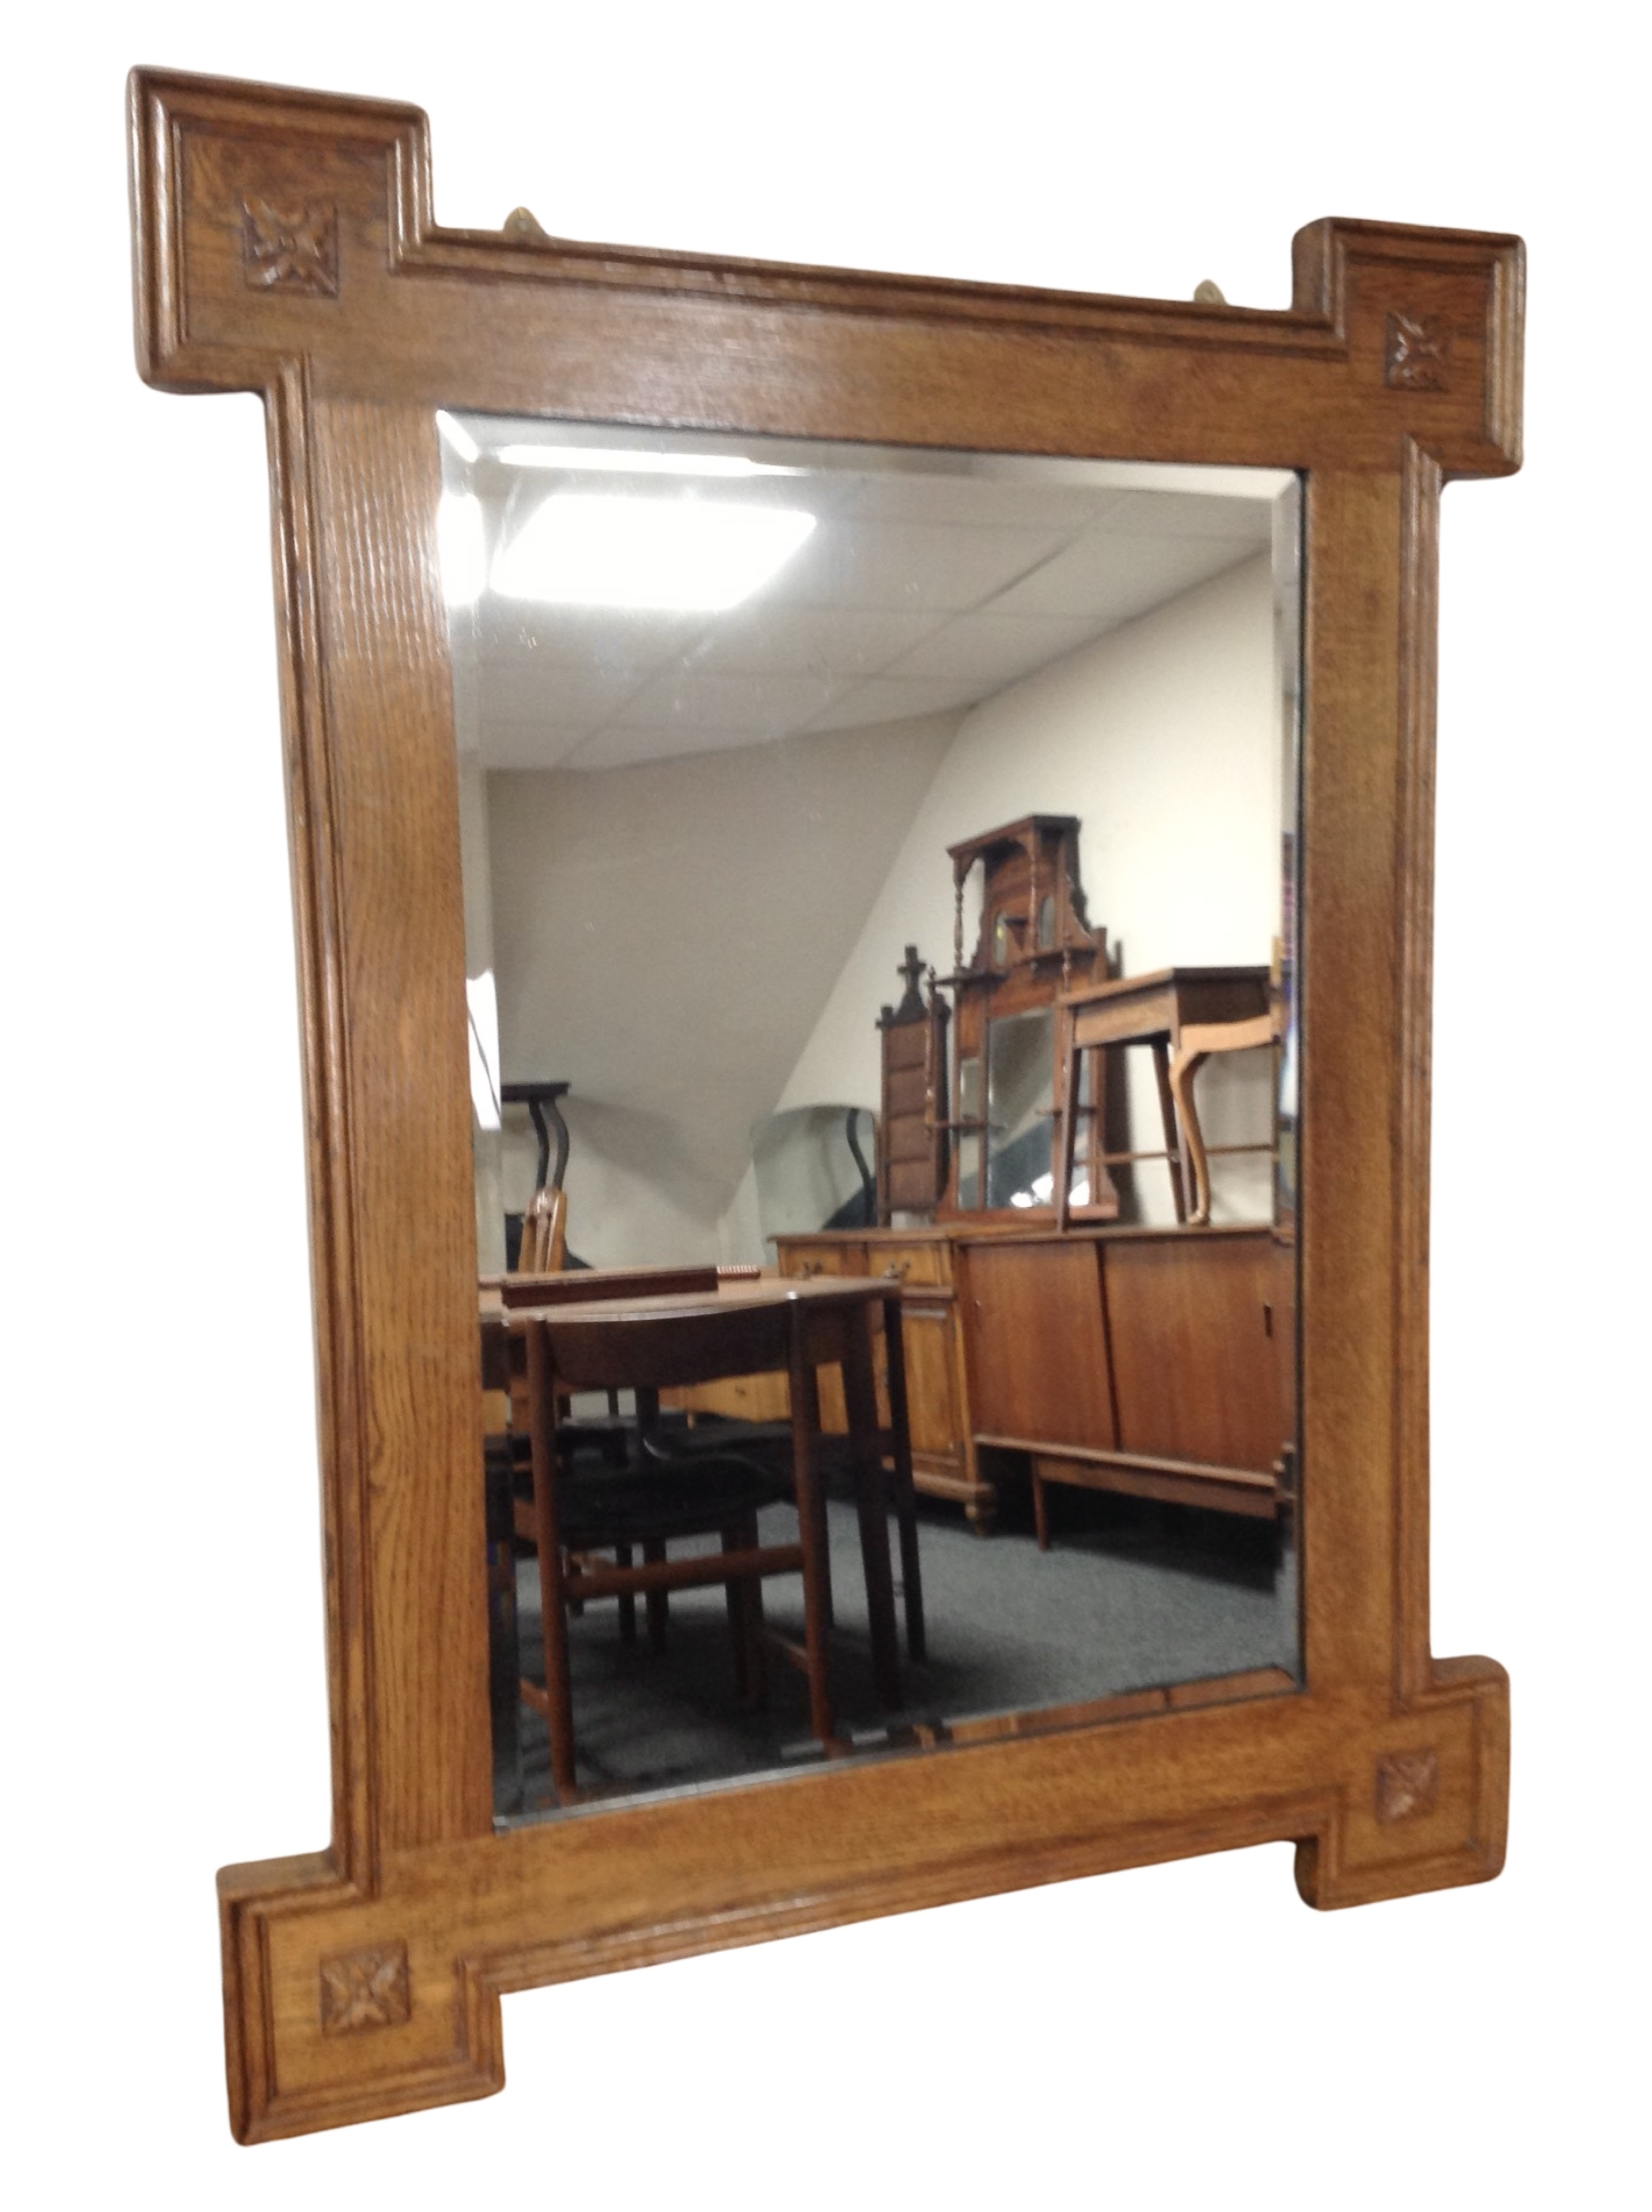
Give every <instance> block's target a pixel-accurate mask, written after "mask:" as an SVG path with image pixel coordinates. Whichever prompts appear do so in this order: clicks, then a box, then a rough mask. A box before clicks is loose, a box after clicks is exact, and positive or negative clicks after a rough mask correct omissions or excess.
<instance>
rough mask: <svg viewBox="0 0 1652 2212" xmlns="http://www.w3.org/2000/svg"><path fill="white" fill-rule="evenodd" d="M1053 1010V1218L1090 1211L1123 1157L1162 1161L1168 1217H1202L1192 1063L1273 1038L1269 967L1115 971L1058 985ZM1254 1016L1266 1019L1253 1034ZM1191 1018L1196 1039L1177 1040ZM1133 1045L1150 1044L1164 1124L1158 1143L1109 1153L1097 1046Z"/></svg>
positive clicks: (1203, 1157) (1204, 1169)
mask: <svg viewBox="0 0 1652 2212" xmlns="http://www.w3.org/2000/svg"><path fill="white" fill-rule="evenodd" d="M1056 1016H1057V1020H1058V1024H1059V1031H1058V1038H1057V1047H1056V1049H1057V1053H1058V1055H1059V1059H1060V1068H1061V1085H1062V1091H1061V1107H1060V1139H1059V1152H1060V1158H1059V1162H1058V1164H1057V1168H1056V1173H1055V1198H1056V1218H1057V1220H1058V1221H1059V1222H1060V1224H1061V1225H1062V1226H1064V1227H1065V1225H1066V1222H1067V1220H1068V1218H1069V1217H1070V1216H1071V1215H1072V1214H1088V1213H1090V1212H1094V1211H1096V1206H1095V1204H1094V1200H1095V1198H1096V1193H1097V1192H1101V1191H1106V1192H1109V1193H1110V1192H1111V1190H1112V1184H1111V1181H1110V1179H1109V1177H1108V1172H1107V1170H1108V1168H1109V1167H1110V1166H1114V1165H1117V1164H1119V1162H1120V1160H1121V1159H1122V1158H1128V1159H1131V1160H1139V1159H1163V1160H1166V1161H1168V1162H1169V1170H1170V1189H1171V1195H1172V1200H1173V1202H1174V1204H1175V1217H1176V1219H1177V1220H1178V1221H1187V1220H1192V1221H1194V1222H1199V1223H1203V1222H1206V1221H1208V1220H1209V1219H1210V1218H1211V1193H1210V1170H1209V1168H1208V1166H1207V1164H1206V1162H1207V1158H1208V1152H1207V1148H1206V1145H1205V1141H1204V1136H1203V1133H1202V1131H1201V1130H1200V1126H1199V1115H1198V1112H1197V1109H1196V1108H1195V1106H1194V1104H1193V1075H1194V1073H1195V1072H1196V1070H1197V1067H1198V1065H1199V1062H1200V1060H1203V1059H1204V1058H1206V1057H1207V1056H1208V1055H1209V1054H1211V1053H1212V1052H1217V1051H1235V1050H1239V1049H1242V1048H1244V1047H1246V1046H1248V1045H1251V1044H1267V1043H1270V1042H1272V1036H1273V1031H1272V1026H1271V1016H1270V1012H1269V975H1268V970H1267V969H1266V968H1163V969H1158V970H1157V972H1156V973H1155V974H1152V975H1129V976H1121V977H1117V978H1115V979H1114V980H1113V981H1109V982H1102V983H1091V984H1089V985H1087V986H1086V987H1084V989H1083V990H1079V991H1070V992H1067V993H1066V994H1064V995H1063V996H1062V997H1061V998H1060V999H1059V1000H1057V1002H1056ZM1258 1023H1260V1024H1264V1027H1263V1029H1262V1030H1261V1031H1260V1033H1257V1034H1253V1032H1254V1030H1255V1027H1256V1024H1258ZM1193 1024H1196V1025H1197V1026H1198V1030H1199V1036H1198V1040H1197V1042H1191V1043H1187V1044H1184V1040H1186V1039H1187V1036H1188V1030H1189V1027H1190V1025H1193ZM1230 1032H1231V1034H1230ZM1133 1044H1145V1045H1148V1046H1150V1047H1151V1050H1152V1054H1153V1073H1154V1075H1155V1077H1156V1078H1157V1084H1158V1097H1159V1112H1160V1115H1161V1117H1162V1119H1163V1125H1164V1150H1163V1152H1128V1153H1124V1154H1118V1153H1110V1152H1108V1151H1107V1150H1106V1149H1105V1147H1104V1146H1103V1145H1102V1143H1101V1142H1100V1141H1099V1139H1100V1136H1101V1131H1102V1121H1103V1118H1104V1115H1105V1102H1106V1097H1107V1084H1106V1077H1105V1072H1104V1071H1105V1068H1106V1064H1107V1063H1106V1060H1105V1057H1104V1055H1105V1054H1107V1053H1108V1051H1109V1050H1115V1049H1117V1048H1119V1047H1121V1046H1124V1045H1133ZM1225 1149H1231V1150H1234V1151H1243V1152H1250V1151H1255V1150H1259V1149H1260V1150H1268V1149H1271V1148H1270V1147H1268V1146H1261V1147H1258V1146H1232V1147H1224V1150H1225ZM1075 1188H1082V1189H1083V1190H1084V1192H1085V1193H1086V1194H1087V1196H1086V1199H1085V1200H1083V1201H1080V1200H1075V1199H1074V1197H1073V1192H1074V1189H1075ZM1101 1210H1102V1211H1103V1212H1107V1211H1110V1212H1117V1210H1118V1204H1117V1200H1116V1197H1115V1198H1114V1200H1113V1203H1112V1206H1111V1207H1110V1208H1108V1207H1107V1206H1102V1209H1101Z"/></svg>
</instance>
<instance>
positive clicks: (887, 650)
mask: <svg viewBox="0 0 1652 2212" xmlns="http://www.w3.org/2000/svg"><path fill="white" fill-rule="evenodd" d="M447 419H448V420H449V422H452V423H453V424H455V425H456V426H457V428H456V431H453V432H450V434H449V435H447V436H446V437H445V438H444V444H443V464H444V470H445V475H446V487H447V489H448V492H449V494H450V495H452V494H455V493H465V492H468V493H471V494H474V495H475V496H476V498H477V501H478V504H479V507H480V511H481V515H482V518H483V529H484V533H485V538H486V542H487V550H488V555H489V559H490V560H491V561H496V560H497V559H498V556H500V554H501V553H502V552H503V551H505V550H508V548H509V547H510V546H511V545H512V544H513V542H514V540H515V539H516V538H517V537H518V536H519V533H520V532H521V530H522V529H523V527H524V526H525V524H526V522H527V521H528V520H529V518H530V517H531V515H532V514H533V513H535V512H536V511H537V510H538V508H539V507H541V506H542V504H543V502H544V501H545V500H546V499H547V498H548V497H550V495H553V494H556V493H565V492H568V491H571V490H577V491H580V492H582V493H590V492H593V491H595V492H600V493H603V494H607V495H612V494H613V493H615V492H629V493H634V494H635V495H636V496H638V497H655V498H658V497H661V496H665V497H678V498H681V497H683V496H688V497H692V498H694V499H695V500H699V501H732V502H738V503H739V504H742V505H746V506H750V505H754V504H762V505H773V506H776V507H790V508H798V507H806V508H807V509H808V510H809V511H810V512H811V513H812V514H814V515H815V516H816V518H817V523H816V527H815V528H814V530H813V531H812V532H811V534H810V536H809V537H808V538H807V539H806V541H805V543H804V544H803V545H802V547H801V549H800V550H799V551H797V552H796V553H795V554H794V555H793V556H792V557H791V559H790V560H788V561H787V562H786V564H785V565H784V566H783V567H782V568H780V570H779V572H778V573H777V574H775V575H774V577H773V578H772V579H771V580H769V582H768V583H767V584H766V585H764V586H762V588H761V589H760V590H759V591H757V592H756V593H755V594H754V595H753V596H752V597H750V598H749V599H745V600H744V602H743V603H742V604H741V605H738V606H736V607H734V608H732V609H731V610H730V611H727V612H726V613H722V614H715V615H708V614H705V613H693V614H683V613H676V612H673V613H660V612H647V613H639V612H635V611H628V610H620V609H613V608H586V607H566V606H561V607H559V606H550V605H541V604H538V603H536V602H533V601H530V600H525V599H507V598H505V597H503V596H502V595H501V593H500V592H497V591H495V590H494V589H491V588H484V589H483V592H481V594H480V596H479V597H478V599H477V602H476V606H475V611H474V617H473V619H472V621H471V623H470V624H469V633H470V634H469V638H468V643H467V644H465V645H462V646H461V647H460V658H461V660H462V661H463V662H467V663H468V665H463V666H462V667H461V669H460V671H459V677H460V682H459V690H460V696H461V697H462V698H464V699H465V700H466V701H467V703H468V708H469V712H468V713H467V714H465V716H464V717H463V718H462V719H464V720H467V721H469V722H470V724H471V731H470V732H461V743H464V742H465V738H466V736H467V735H469V736H470V738H471V742H472V743H476V742H477V741H478V740H479V744H480V750H481V753H482V757H483V763H484V764H485V765H486V766H487V767H489V768H519V769H521V768H527V769H534V768H567V769H606V768H617V767H623V766H625V765H628V764H630V763H637V762H642V761H652V760H663V759H667V758H671V757H675V756H679V755H683V754H689V753H696V752H707V751H722V750H728V749H730V748H733V747H738V746H743V745H752V744H764V743H767V742H768V741H770V740H772V739H774V738H783V737H791V736H793V735H796V734H798V733H799V732H805V731H817V732H825V731H833V730H848V729H862V728H868V727H872V726H877V725H878V724H881V723H893V722H900V721H905V720H909V719H912V718H914V717H916V716H920V715H926V714H938V713H943V712H946V711H949V710H955V709H958V708H965V707H969V706H973V705H975V703H976V702H979V701H981V700H983V699H987V698H990V697H991V696H993V694H994V693H995V692H997V691H999V690H1003V689H1004V688H1005V685H1007V684H1012V683H1015V682H1017V681H1018V680H1019V679H1021V678H1023V677H1026V676H1028V675H1029V674H1031V673H1032V672H1033V671H1036V670H1037V669H1039V668H1042V667H1044V666H1046V665H1048V664H1049V663H1051V662H1053V661H1055V660H1059V659H1061V658H1062V657H1063V656H1064V655H1066V654H1067V653H1072V652H1074V651H1076V650H1077V649H1078V647H1081V646H1084V645H1087V644H1089V643H1090V641H1093V640H1094V639H1096V638H1098V637H1102V636H1104V635H1106V634H1107V633H1108V631H1109V630H1113V629H1118V628H1119V627H1120V626H1121V624H1122V623H1127V622H1130V621H1133V620H1134V619H1135V618H1136V617H1139V616H1140V615H1144V614H1146V613H1147V612H1149V611H1151V609H1152V608H1154V607H1157V606H1159V605H1163V603H1164V602H1165V601H1167V600H1169V599H1175V598H1177V597H1178V596H1179V595H1180V594H1181V593H1182V592H1187V591H1189V590H1191V589H1192V588H1193V586H1195V585H1198V584H1201V583H1204V582H1206V580H1208V579H1209V578H1211V577H1212V576H1215V575H1218V574H1221V572H1222V571H1223V570H1224V569H1226V568H1232V567H1234V566H1235V565H1236V564H1237V563H1238V562H1242V561H1245V560H1248V559H1250V558H1252V557H1253V556H1254V555H1255V554H1256V553H1258V552H1260V551H1261V550H1264V549H1266V547H1267V546H1268V545H1269V544H1270V543H1271V538H1272V513H1273V501H1274V498H1275V496H1276V495H1277V494H1278V491H1279V490H1280V489H1282V488H1283V487H1284V485H1285V483H1288V482H1289V479H1288V477H1284V476H1282V475H1279V474H1278V473H1276V472H1272V471H1261V470H1243V469H1193V468H1172V467H1164V466H1155V467H1144V466H1141V465H1123V464H1118V463H1108V462H1098V461H1072V460H1045V459H1022V458H1017V457H1015V456H1007V455H993V454H958V453H926V452H921V451H913V452H910V453H891V451H890V449H889V448H887V447H883V448H879V449H878V453H877V454H876V456H875V459H874V457H873V456H872V455H871V454H870V453H865V452H863V451H862V450H861V449H859V448H857V447H847V446H838V447H830V446H824V445H822V444H819V443H811V444H808V445H799V446H792V445H789V444H787V443H786V442H784V441H777V440H756V439H750V438H746V439H731V438H729V437H726V436H709V435H708V436H700V437H696V436H694V435H686V434H684V433H682V432H674V433H671V434H670V435H668V436H667V435H659V436H656V435H653V434H639V433H635V432H629V431H626V430H623V429H616V428H587V427H584V426H574V425H569V424H566V423H556V422H537V421H533V420H529V419H509V418H504V417H500V416H475V415H467V416H458V417H452V418H447ZM465 447H471V451H472V453H473V454H474V458H471V457H470V455H468V454H467V453H465V451H464V448H465ZM531 447H538V448H539V449H541V450H542V451H544V450H547V449H550V448H553V447H555V448H558V449H562V451H563V452H564V453H565V452H566V450H567V449H568V448H570V447H586V448H595V449H598V450H599V451H600V452H602V453H605V454H609V455H611V454H612V453H613V452H614V450H615V449H616V447H628V448H633V449H637V450H639V451H640V452H641V453H644V454H646V453H648V452H650V451H654V452H667V451H669V452H670V453H672V454H673V455H675V456H683V455H685V454H692V453H703V454H704V455H705V456H706V457H708V459H712V460H713V462H715V460H716V459H723V460H725V461H726V459H727V458H728V457H730V456H746V457H750V459H756V460H759V461H761V463H762V465H763V466H764V468H765V469H768V470H774V471H786V473H778V472H777V473H774V474H760V475H754V476H746V477H730V476H726V475H721V474H710V475H707V476H706V477H684V476H683V475H682V474H681V473H679V472H677V471H675V470H674V471H673V472H672V477H671V480H670V481H666V480H665V479H664V478H662V477H661V476H659V474H656V473H653V472H649V471H647V470H646V468H645V469H644V470H642V471H640V472H639V473H638V474H637V475H635V476H630V475H627V474H621V473H616V472H615V471H613V470H612V469H611V468H604V469H602V470H600V471H593V470H589V469H585V468H580V467H577V466H574V465H570V466H566V467H562V466H559V467H554V468H546V467H541V466H534V465H531V462H530V463H528V464H527V465H524V463H523V461H522V459H521V458H520V456H521V452H522V449H523V448H531ZM507 448H511V449H515V450H514V453H513V457H512V458H511V459H505V458H502V456H503V453H504V451H505V449H507ZM903 461H904V462H905V463H906V464H907V465H905V466H904V467H903V466H902V462H903ZM874 468H875V471H876V473H873V472H872V471H873V469H874ZM459 628H460V629H461V631H462V629H463V628H464V626H463V625H460V626H459Z"/></svg>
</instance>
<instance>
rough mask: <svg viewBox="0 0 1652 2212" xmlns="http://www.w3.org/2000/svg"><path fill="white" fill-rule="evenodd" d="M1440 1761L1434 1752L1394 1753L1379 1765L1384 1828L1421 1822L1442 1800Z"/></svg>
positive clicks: (1379, 1812)
mask: <svg viewBox="0 0 1652 2212" xmlns="http://www.w3.org/2000/svg"><path fill="white" fill-rule="evenodd" d="M1439 1796H1440V1761H1439V1758H1438V1755H1437V1754H1436V1753H1434V1752H1432V1751H1394V1752H1390V1753H1388V1755H1387V1756H1386V1757H1385V1758H1382V1759H1378V1760H1377V1762H1376V1817H1377V1819H1378V1820H1379V1821H1380V1822H1381V1823H1382V1826H1384V1827H1391V1826H1393V1825H1394V1823H1395V1822H1396V1821H1398V1820H1419V1819H1421V1817H1422V1816H1423V1814H1425V1813H1431V1812H1432V1811H1433V1810H1434V1808H1435V1806H1436V1803H1437V1802H1438V1801H1439Z"/></svg>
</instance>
